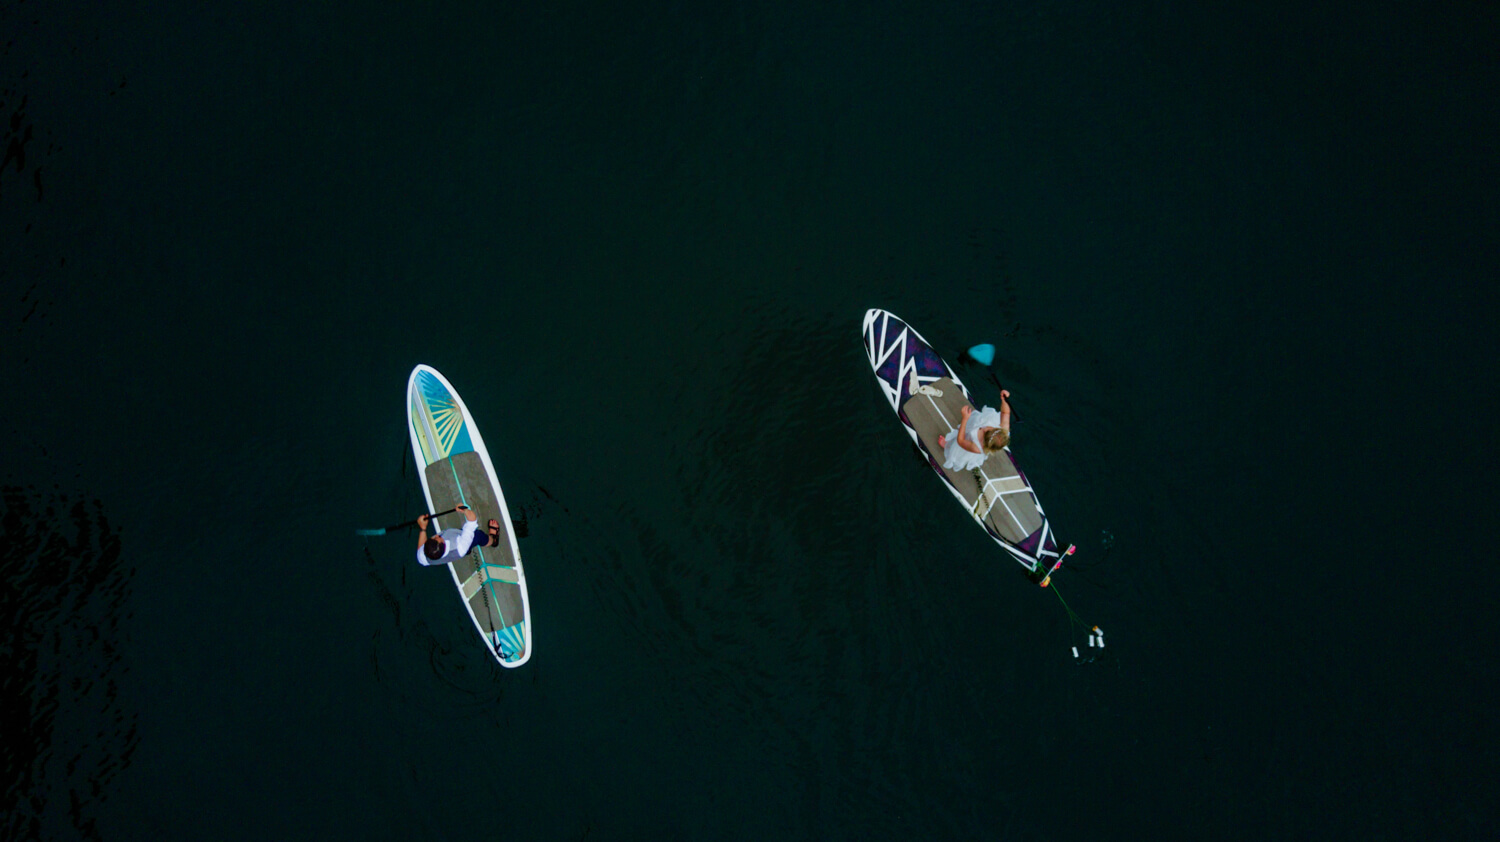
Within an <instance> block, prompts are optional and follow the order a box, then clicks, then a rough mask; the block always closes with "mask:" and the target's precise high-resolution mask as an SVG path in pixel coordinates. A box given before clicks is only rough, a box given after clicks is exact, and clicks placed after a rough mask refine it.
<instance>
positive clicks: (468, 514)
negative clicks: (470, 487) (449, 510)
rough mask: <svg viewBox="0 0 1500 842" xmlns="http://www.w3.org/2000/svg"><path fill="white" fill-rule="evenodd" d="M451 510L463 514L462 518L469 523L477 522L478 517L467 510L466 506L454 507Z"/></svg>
mask: <svg viewBox="0 0 1500 842" xmlns="http://www.w3.org/2000/svg"><path fill="white" fill-rule="evenodd" d="M453 508H455V509H458V510H459V511H461V512H463V513H464V517H466V518H468V519H469V522H470V523H473V522H474V521H476V520H479V515H476V514H474V510H473V509H471V508H469V507H468V506H454V507H453Z"/></svg>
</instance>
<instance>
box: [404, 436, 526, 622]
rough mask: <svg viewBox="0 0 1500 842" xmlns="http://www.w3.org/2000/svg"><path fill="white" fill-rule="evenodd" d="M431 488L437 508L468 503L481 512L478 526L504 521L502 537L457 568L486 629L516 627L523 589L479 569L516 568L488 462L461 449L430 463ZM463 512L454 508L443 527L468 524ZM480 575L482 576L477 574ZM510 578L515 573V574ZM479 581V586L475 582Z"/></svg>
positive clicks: (440, 524)
mask: <svg viewBox="0 0 1500 842" xmlns="http://www.w3.org/2000/svg"><path fill="white" fill-rule="evenodd" d="M427 488H428V491H429V492H431V494H432V505H433V507H434V508H436V509H437V510H438V511H442V510H443V509H451V508H453V507H454V506H457V505H459V504H463V505H466V506H468V507H469V508H471V509H473V510H474V514H476V515H478V516H479V529H480V531H481V532H483V531H484V529H485V524H487V523H489V519H490V518H494V519H495V520H497V521H499V522H500V541H499V542H498V543H497V544H492V545H490V546H488V547H475V548H474V550H473V551H472V552H470V553H469V554H468V555H466V556H464V557H463V558H461V559H459V560H458V561H455V562H453V565H452V567H453V572H454V574H455V575H456V577H457V578H458V581H459V582H460V583H461V584H462V586H463V590H464V593H465V594H471V595H470V596H469V597H468V602H469V608H470V610H472V611H473V612H474V618H475V619H476V620H477V621H479V626H480V628H482V629H483V630H484V632H485V634H493V633H494V632H495V630H497V629H502V628H505V627H506V626H513V625H515V624H517V623H519V622H521V621H522V620H523V619H525V616H524V613H523V608H522V603H521V588H520V586H519V585H516V584H514V583H512V582H508V581H503V580H501V579H498V578H496V576H495V573H494V572H493V571H488V572H487V571H484V570H481V569H480V566H481V564H485V565H494V566H496V567H507V568H514V567H515V566H516V560H515V557H514V556H513V555H511V551H510V539H509V538H508V537H507V532H506V525H505V514H504V513H503V512H501V511H500V506H499V504H498V503H497V502H496V501H495V494H494V490H493V488H492V487H491V484H490V478H489V475H488V474H487V473H485V470H484V461H483V460H481V459H480V458H479V454H478V453H475V452H474V451H469V452H467V453H458V454H454V455H453V456H451V457H449V458H447V459H443V460H441V461H438V462H434V463H432V464H431V465H428V466H427ZM464 520H465V518H464V515H463V513H462V512H454V513H453V514H450V515H443V516H442V517H440V518H438V528H439V529H456V528H460V527H462V526H463V524H464ZM476 577H477V578H476ZM511 578H514V576H513V575H512V577H511ZM476 585H477V586H478V587H476Z"/></svg>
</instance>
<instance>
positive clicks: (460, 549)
mask: <svg viewBox="0 0 1500 842" xmlns="http://www.w3.org/2000/svg"><path fill="white" fill-rule="evenodd" d="M454 508H456V509H458V510H459V511H460V512H463V513H464V517H465V518H467V520H465V521H464V525H463V528H461V529H444V530H443V532H442V534H440V535H434V536H432V537H431V538H429V537H427V522H428V520H430V518H429V517H428V516H427V515H419V516H418V517H417V529H418V530H419V534H418V536H417V563H418V564H422V565H426V566H428V567H431V566H433V565H438V564H452V563H453V562H455V561H458V560H459V559H461V558H463V557H464V556H466V555H468V553H469V550H470V549H472V548H474V547H476V546H477V547H488V546H490V545H492V544H496V543H499V541H500V522H499V521H497V520H495V519H494V518H490V528H489V533H488V534H485V535H477V534H475V533H476V532H478V530H479V515H476V514H474V510H473V509H471V508H469V507H468V506H455V507H454Z"/></svg>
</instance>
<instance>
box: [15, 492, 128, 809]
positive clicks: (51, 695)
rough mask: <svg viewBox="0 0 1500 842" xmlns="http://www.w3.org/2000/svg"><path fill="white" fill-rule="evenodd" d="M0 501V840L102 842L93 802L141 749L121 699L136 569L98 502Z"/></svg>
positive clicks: (23, 496)
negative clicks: (0, 626) (124, 557)
mask: <svg viewBox="0 0 1500 842" xmlns="http://www.w3.org/2000/svg"><path fill="white" fill-rule="evenodd" d="M0 497H3V508H0V546H3V556H0V580H3V581H4V582H5V583H6V587H5V588H4V589H0V623H4V624H5V627H6V628H7V630H8V631H9V634H8V635H7V639H6V643H5V644H4V654H5V663H6V669H5V671H4V673H3V676H0V688H3V690H0V700H3V701H0V705H3V709H0V716H3V719H4V722H5V723H6V724H5V730H4V733H5V736H4V739H3V742H0V764H3V771H0V774H3V775H4V779H5V781H6V785H5V787H4V789H3V794H0V815H3V817H4V818H3V819H0V831H3V832H0V836H3V837H4V838H7V839H30V838H40V837H59V838H61V837H82V838H98V834H97V832H96V831H95V829H94V815H95V812H96V809H97V807H98V804H99V802H100V801H101V800H102V799H103V798H104V797H105V793H107V792H108V791H109V785H110V783H111V781H112V780H113V779H114V777H115V775H117V774H118V773H119V772H120V771H121V770H122V769H124V768H125V767H126V766H128V765H129V764H130V759H131V754H132V753H133V752H134V751H135V747H136V743H137V735H136V714H135V713H134V711H131V710H130V709H129V708H128V707H127V706H125V705H123V704H122V701H121V699H120V696H119V682H120V680H121V678H122V677H123V676H124V674H125V667H124V665H123V664H122V663H121V655H120V652H121V649H122V648H123V647H122V643H123V641H122V640H121V628H120V627H121V620H122V619H124V618H125V617H126V616H128V615H127V614H126V607H127V605H128V600H129V597H130V579H131V575H132V571H131V569H130V568H129V567H127V566H126V565H125V564H124V563H123V562H122V561H121V543H120V538H119V536H118V535H116V534H115V532H114V531H113V530H112V528H111V527H110V523H109V520H108V519H107V518H106V517H105V516H104V513H103V510H102V507H101V506H100V503H99V501H97V500H93V501H89V502H84V501H83V500H77V501H72V502H70V499H69V497H67V496H64V495H60V494H54V493H38V492H35V491H32V490H24V489H21V488H17V487H13V486H7V487H6V488H4V489H3V492H0Z"/></svg>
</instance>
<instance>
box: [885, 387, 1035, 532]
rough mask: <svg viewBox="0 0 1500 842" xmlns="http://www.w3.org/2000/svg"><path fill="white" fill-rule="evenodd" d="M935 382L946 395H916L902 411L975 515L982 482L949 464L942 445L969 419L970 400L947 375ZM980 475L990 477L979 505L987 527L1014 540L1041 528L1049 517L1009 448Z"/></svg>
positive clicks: (995, 456) (990, 459) (993, 458)
mask: <svg viewBox="0 0 1500 842" xmlns="http://www.w3.org/2000/svg"><path fill="white" fill-rule="evenodd" d="M931 385H932V388H933V389H935V390H937V391H940V392H942V393H943V394H942V396H941V397H938V396H936V395H924V394H918V395H913V396H912V397H911V398H909V399H907V401H906V403H905V404H903V405H902V407H901V411H902V412H903V413H905V415H906V418H907V420H908V421H909V422H910V423H911V425H912V427H913V428H914V429H915V430H916V431H917V436H918V437H919V438H920V439H921V441H922V444H923V445H925V446H926V449H927V452H928V453H930V454H933V458H934V461H935V464H936V467H937V468H938V469H939V470H941V471H942V472H943V475H944V476H946V477H947V478H948V481H949V482H950V483H952V484H953V487H954V488H956V489H958V491H959V493H960V494H962V495H963V498H964V502H965V503H966V504H968V506H969V511H970V512H971V513H972V512H974V511H975V509H976V505H975V504H976V502H977V501H978V498H979V482H978V481H977V480H976V479H975V477H974V472H973V471H955V470H951V469H949V468H944V467H943V465H942V462H943V448H941V447H939V446H938V437H939V436H942V435H944V434H946V433H947V432H948V431H949V430H952V429H957V427H958V422H959V420H960V419H961V418H963V415H962V414H961V413H962V410H963V408H964V407H965V406H969V405H970V404H969V402H968V401H967V400H966V399H965V398H964V393H963V390H962V389H960V388H958V386H957V384H955V383H954V382H953V381H952V380H950V379H948V378H946V377H944V378H942V379H940V380H937V381H934V382H933V383H932V384H931ZM980 473H981V475H982V477H983V480H984V489H985V500H984V502H983V503H981V504H979V505H978V506H977V508H978V513H979V515H981V516H982V517H981V520H982V521H983V522H984V524H985V526H986V527H987V528H989V529H990V530H991V531H993V532H994V533H996V534H998V535H999V536H1000V537H1001V538H1004V539H1005V540H1006V541H1009V542H1010V543H1012V544H1019V543H1021V542H1022V541H1024V540H1025V539H1026V537H1027V536H1028V535H1030V534H1032V533H1033V532H1035V531H1037V530H1038V529H1040V528H1041V526H1042V523H1043V522H1044V520H1045V518H1043V517H1042V513H1041V510H1040V509H1039V507H1038V506H1037V500H1036V495H1035V494H1033V493H1032V491H1031V488H1030V486H1028V485H1027V483H1026V480H1025V478H1023V477H1022V476H1021V474H1020V471H1019V470H1017V468H1016V463H1015V460H1013V459H1012V458H1011V456H1010V451H1009V450H1005V451H1002V452H1000V453H994V454H991V455H990V456H989V457H988V458H987V459H985V460H984V464H983V465H982V466H980Z"/></svg>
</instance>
